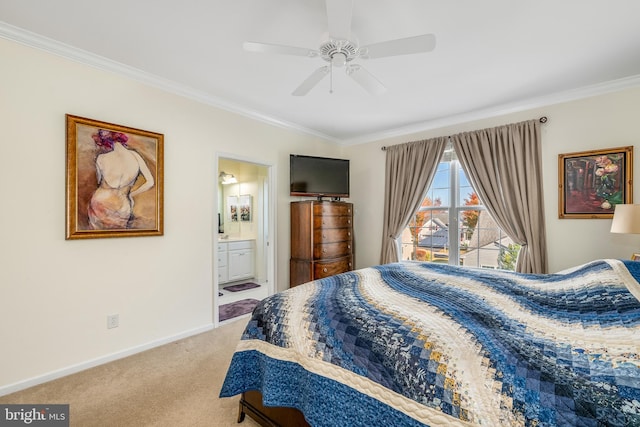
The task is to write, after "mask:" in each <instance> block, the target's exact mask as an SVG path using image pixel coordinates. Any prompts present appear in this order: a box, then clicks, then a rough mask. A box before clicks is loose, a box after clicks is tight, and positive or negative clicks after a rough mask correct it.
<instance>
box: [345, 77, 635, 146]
mask: <svg viewBox="0 0 640 427" xmlns="http://www.w3.org/2000/svg"><path fill="white" fill-rule="evenodd" d="M639 86H640V75H635V76H630V77H625V78H621V79H617V80H611V81H608V82H604V83H598V84H594V85H590V86H584V87H580V88H576V89H571V90H567V91H562V92H556V93H551V94H547V95H544V96H539V97H534V98H529V99H523V100H521V101H517V102H512V103H508V104H502V105H498V106H493V107H490V108H484V109H479V110H474V111H470V112H467V113H463V114H456V115H453V116H447V117H442V118H438V119H434V120H428V121H424V122H420V123H414V124H411V125H408V126H403V127H399V128H394V129H388V130H385V131H382V132H376V133H371V134H368V135H363V136H359V137H355V138H350V139H344V140H342V141H341V142H340V143H341V144H343V145H358V144H364V143H368V142H374V141H380V140H383V139H388V138H394V137H398V136H403V135H410V134H414V133H418V132H424V131H427V130H433V129H439V128H442V127H446V126H453V125H458V124H462V123H467V122H472V121H475V120H482V119H489V118H492V117H497V116H503V115H506V114H512V113H518V112H521V111H526V110H532V109H535V108H542V107H547V106H549V105H554V104H561V103H563V102H570V101H575V100H578V99H584V98H590V97H593V96H598V95H604V94H606V93H611V92H617V91H620V90H625V89H630V88H634V87H639Z"/></svg>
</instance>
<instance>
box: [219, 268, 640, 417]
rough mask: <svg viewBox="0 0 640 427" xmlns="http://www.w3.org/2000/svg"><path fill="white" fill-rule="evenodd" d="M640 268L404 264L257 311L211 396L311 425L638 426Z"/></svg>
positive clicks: (329, 283) (287, 295)
mask: <svg viewBox="0 0 640 427" xmlns="http://www.w3.org/2000/svg"><path fill="white" fill-rule="evenodd" d="M638 280H640V262H632V261H618V260H598V261H594V262H591V263H588V264H585V265H582V266H579V267H576V268H573V269H570V270H566V271H563V272H560V273H557V274H549V275H531V274H519V273H512V272H504V271H497V270H483V269H469V268H461V267H452V266H448V265H441V264H433V263H418V262H401V263H395V264H387V265H382V266H377V267H371V268H366V269H361V270H356V271H352V272H349V273H344V274H340V275H337V276H332V277H329V278H326V279H322V280H318V281H315V282H311V283H307V284H304V285H301V286H297V287H295V288H292V289H289V290H287V291H285V292H281V293H279V294H276V295H273V296H271V297H269V298H267V299H265V300H263V301H262V302H261V303H260V304H259V305H258V306H257V307H256V309H255V310H254V312H253V316H252V318H251V320H250V321H249V323H248V325H247V327H246V330H245V332H244V333H243V335H242V339H241V340H240V342H239V344H238V347H237V349H236V352H235V353H234V356H233V359H232V362H231V366H230V367H229V370H228V372H227V376H226V379H225V382H224V384H223V387H222V390H221V392H220V396H221V397H229V396H234V395H237V394H239V393H242V392H244V391H247V390H259V391H261V392H262V394H263V398H264V404H265V405H267V406H287V407H294V408H297V409H299V410H301V411H302V412H303V413H304V414H305V417H306V419H307V420H308V422H309V423H310V424H311V425H312V426H331V427H334V426H357V425H361V426H367V427H370V426H385V427H391V426H394V427H395V426H422V425H428V426H456V425H459V426H470V425H478V426H479V425H482V426H594V427H595V426H640V302H639V298H640V284H639V283H638Z"/></svg>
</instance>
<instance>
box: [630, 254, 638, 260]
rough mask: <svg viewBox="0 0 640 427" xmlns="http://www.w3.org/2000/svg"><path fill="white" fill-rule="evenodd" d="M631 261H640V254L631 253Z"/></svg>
mask: <svg viewBox="0 0 640 427" xmlns="http://www.w3.org/2000/svg"><path fill="white" fill-rule="evenodd" d="M631 261H640V254H631Z"/></svg>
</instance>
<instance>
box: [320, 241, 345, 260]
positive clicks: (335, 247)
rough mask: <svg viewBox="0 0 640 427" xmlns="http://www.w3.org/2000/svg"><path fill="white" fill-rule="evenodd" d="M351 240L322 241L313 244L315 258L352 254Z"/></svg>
mask: <svg viewBox="0 0 640 427" xmlns="http://www.w3.org/2000/svg"><path fill="white" fill-rule="evenodd" d="M351 253H352V251H351V242H337V243H321V244H319V245H313V258H314V259H328V258H339V257H343V256H347V255H351Z"/></svg>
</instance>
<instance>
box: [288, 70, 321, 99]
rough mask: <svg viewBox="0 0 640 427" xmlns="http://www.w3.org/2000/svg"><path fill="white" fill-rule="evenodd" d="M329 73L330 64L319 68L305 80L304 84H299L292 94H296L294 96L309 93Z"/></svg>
mask: <svg viewBox="0 0 640 427" xmlns="http://www.w3.org/2000/svg"><path fill="white" fill-rule="evenodd" d="M327 74H329V66H328V65H325V66H324V67H320V68H318V69H317V70H315V71H314V72H313V73H312V74H311V75H310V76H309V77H307V79H306V80H305V81H303V82H302V84H301V85H300V86H298V87H297V88H296V90H294V91H293V93H292V94H291V95H294V96H304V95H306V94H307V93H309V91H310V90H311V89H313V88H314V87H315V86H316V85H317V84H318V83H320V80H322V79H323V78H324V77H325V76H326V75H327Z"/></svg>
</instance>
